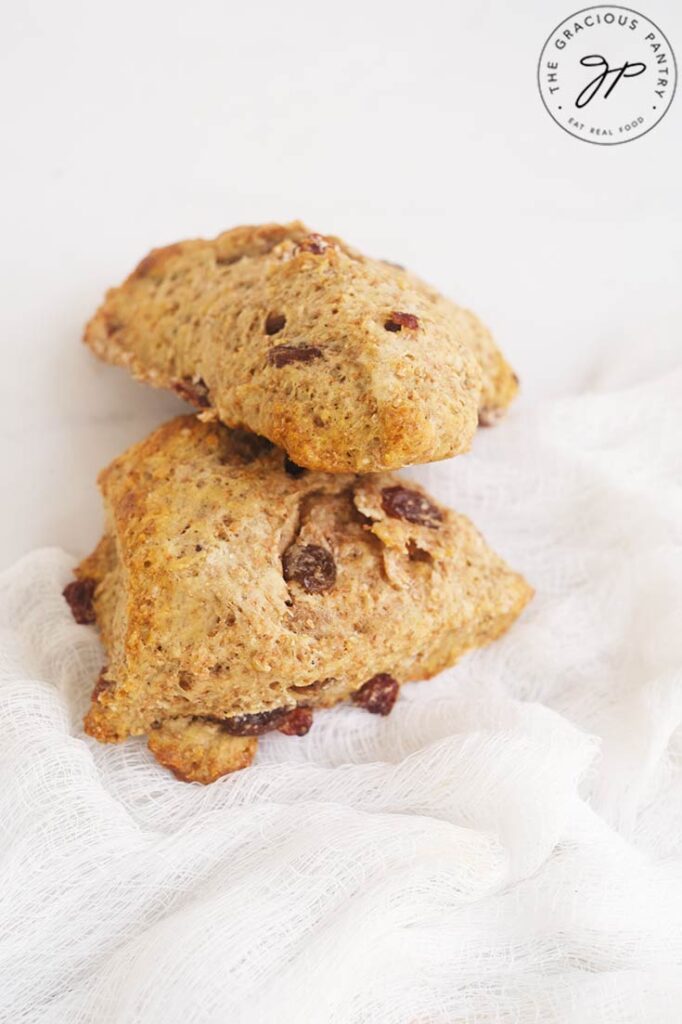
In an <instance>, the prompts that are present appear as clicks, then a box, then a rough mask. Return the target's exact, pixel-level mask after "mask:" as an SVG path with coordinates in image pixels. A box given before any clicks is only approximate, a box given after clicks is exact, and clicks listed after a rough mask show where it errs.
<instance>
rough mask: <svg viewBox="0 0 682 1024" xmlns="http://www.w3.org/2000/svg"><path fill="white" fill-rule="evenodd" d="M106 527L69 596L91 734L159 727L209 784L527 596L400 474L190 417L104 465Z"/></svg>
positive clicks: (461, 645)
mask: <svg viewBox="0 0 682 1024" xmlns="http://www.w3.org/2000/svg"><path fill="white" fill-rule="evenodd" d="M99 482H100V488H101V490H102V494H103V498H104V504H105V509H106V527H105V534H104V537H103V539H102V540H101V542H100V544H99V545H98V547H97V548H96V550H95V552H94V553H93V554H92V555H90V556H89V557H88V558H86V559H85V561H84V562H82V564H81V565H80V566H79V567H78V569H77V581H75V582H74V583H71V584H69V586H68V587H67V588H66V591H65V596H66V598H67V600H68V601H69V603H70V604H71V607H72V609H73V611H74V615H75V616H76V618H77V620H78V621H81V622H87V621H94V620H95V619H96V621H97V623H98V625H99V628H100V631H101V635H102V640H103V643H104V647H105V648H106V651H107V667H106V668H105V669H104V670H103V672H102V675H101V677H100V679H99V681H98V683H97V685H96V687H95V691H94V693H93V702H92V706H91V708H90V711H89V713H88V716H87V719H86V730H87V731H88V732H89V733H90V734H91V735H92V736H95V737H97V738H98V739H100V740H102V741H105V742H117V741H119V740H123V739H125V737H127V736H130V735H139V734H148V736H149V745H150V747H151V749H152V751H153V752H154V753H155V754H156V756H157V757H158V758H159V759H160V760H161V761H162V762H163V763H164V764H167V765H168V766H169V767H172V768H173V770H174V771H175V772H176V773H177V774H178V775H180V776H182V777H184V778H189V779H197V780H199V781H202V782H206V781H210V780H211V779H212V778H215V777H217V776H218V775H220V774H223V773H224V772H226V771H231V770H234V769H235V768H239V767H243V766H244V765H245V764H247V763H248V762H249V761H250V759H251V757H252V756H253V753H254V750H255V746H256V740H255V739H254V736H256V735H257V734H258V733H260V732H263V731H266V730H268V729H273V728H278V729H280V730H281V731H283V732H288V733H295V734H298V735H300V734H302V733H303V732H305V731H306V730H307V728H308V727H309V726H310V722H311V718H312V711H313V709H315V708H320V707H330V706H331V705H333V704H336V703H338V702H339V701H342V700H345V699H347V698H350V699H352V700H354V701H355V703H357V704H359V705H360V706H364V707H366V708H368V710H370V711H375V712H378V713H382V714H384V713H387V711H389V710H390V707H391V706H392V703H393V701H394V700H395V698H396V696H397V692H398V686H399V684H400V683H403V682H407V681H408V680H418V679H426V678H428V677H429V676H432V675H434V674H435V673H436V672H439V671H440V670H441V669H443V668H445V667H447V666H448V665H451V664H453V662H455V661H456V660H457V658H459V656H460V655H461V654H463V653H464V652H465V651H467V650H469V649H470V648H473V647H477V646H480V645H482V644H486V643H488V642H489V641H491V640H494V639H495V637H497V636H499V635H500V634H501V633H502V632H504V630H506V629H507V628H508V627H509V626H510V625H511V623H512V622H513V621H514V619H515V618H516V617H517V616H518V615H519V613H520V612H521V610H522V609H523V607H524V605H525V604H526V602H527V601H528V600H529V598H530V596H531V593H532V591H531V588H530V587H529V586H528V584H527V583H526V582H525V581H524V579H523V578H522V577H521V576H519V575H518V574H517V573H515V572H512V571H511V570H510V569H509V568H508V567H507V566H506V565H505V563H504V562H503V561H502V559H501V558H499V557H498V556H497V555H496V554H495V553H494V552H493V551H491V550H490V548H489V547H488V546H487V545H486V543H485V541H484V540H483V538H482V537H481V535H480V534H479V533H478V531H477V530H476V529H475V527H474V526H473V525H472V524H471V523H470V522H469V520H468V519H466V518H465V517H464V516H460V515H457V514H456V513H455V512H452V511H450V510H449V509H447V508H444V507H442V506H440V505H438V504H437V503H436V502H434V501H433V500H432V499H431V498H429V497H428V495H426V494H425V493H424V492H423V490H422V489H421V488H420V487H419V486H417V485H416V484H414V483H413V482H411V481H404V480H400V479H399V478H397V477H395V476H392V475H389V474H375V475H369V476H361V477H359V476H354V475H350V474H335V475H333V474H323V473H315V472H308V471H306V470H302V469H301V468H300V467H298V466H296V465H294V464H293V463H291V462H290V460H289V459H288V458H287V457H286V456H285V454H284V453H283V452H282V451H280V450H279V449H277V448H275V447H273V446H272V445H271V444H270V443H269V442H268V441H266V440H264V439H263V438H258V437H255V436H254V435H252V434H244V433H242V432H239V431H232V430H229V429H228V428H226V427H224V426H223V425H221V424H218V423H216V422H211V423H206V422H202V421H201V420H200V419H199V418H198V417H196V416H184V417H180V418H178V419H175V420H172V421H171V422H169V423H167V424H165V425H164V426H162V427H160V428H159V429H158V430H157V431H155V432H154V433H153V434H152V435H150V436H149V437H148V438H147V439H146V440H145V441H142V442H141V443H139V444H137V445H135V446H134V447H132V448H131V449H130V450H129V451H127V452H126V453H125V454H124V455H122V456H121V457H120V458H118V459H117V460H116V461H115V462H113V463H112V465H111V466H109V467H108V469H106V470H104V472H103V473H102V474H101V475H100V480H99Z"/></svg>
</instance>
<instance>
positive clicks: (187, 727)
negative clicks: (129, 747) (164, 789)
mask: <svg viewBox="0 0 682 1024" xmlns="http://www.w3.org/2000/svg"><path fill="white" fill-rule="evenodd" d="M147 745H148V746H149V749H150V750H151V752H152V754H153V755H154V757H155V758H156V760H157V761H158V762H159V763H160V764H162V765H163V766H164V767H165V768H170V770H171V771H172V772H173V774H174V775H175V777H176V778H177V779H180V781H181V782H203V783H204V784H206V783H209V782H215V780H216V779H218V778H220V776H221V775H227V774H228V773H229V772H236V771H239V770H240V769H241V768H247V767H248V766H249V765H250V764H251V762H252V761H253V758H254V755H255V753H256V748H257V746H258V740H257V739H254V738H251V737H247V736H231V735H230V734H229V733H227V732H225V730H224V729H222V728H221V727H220V725H219V724H218V723H216V722H206V721H201V720H199V719H193V718H167V719H166V720H165V721H163V722H162V723H161V724H160V725H159V727H158V728H157V729H153V730H152V731H151V732H150V733H149V736H148V738H147Z"/></svg>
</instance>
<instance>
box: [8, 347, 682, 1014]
mask: <svg viewBox="0 0 682 1024" xmlns="http://www.w3.org/2000/svg"><path fill="white" fill-rule="evenodd" d="M631 372H632V369H631ZM625 375H626V374H625V371H624V370H621V372H620V377H621V379H622V378H623V376H625ZM649 375H650V373H649V374H644V373H642V372H641V367H640V368H639V372H638V373H637V377H638V378H641V379H644V378H647V377H648V376H649ZM602 383H603V385H604V386H605V387H606V388H608V389H609V390H605V391H604V392H603V393H601V394H599V395H593V396H581V397H575V398H567V399H564V400H554V401H552V402H548V403H545V404H544V405H539V406H531V404H530V403H527V407H526V409H525V410H523V409H522V410H519V412H518V414H517V415H516V417H515V418H514V419H513V421H511V422H509V423H508V424H507V425H506V426H505V428H504V429H499V430H496V431H488V432H486V433H485V434H484V435H483V436H482V438H481V444H480V445H479V451H478V453H475V454H474V455H473V456H471V457H470V458H467V459H456V460H454V462H453V463H452V464H450V465H449V466H448V465H445V464H440V465H438V466H432V467H429V468H428V470H420V471H419V472H420V474H421V475H422V477H424V478H428V480H429V484H430V486H431V487H432V488H433V490H434V492H435V493H436V494H437V495H439V496H440V497H441V498H442V499H443V500H445V501H448V502H450V503H453V502H454V501H455V500H456V503H457V505H458V507H460V508H463V509H465V510H466V511H467V512H469V513H471V514H472V516H473V518H474V519H475V521H476V522H477V523H478V524H479V525H480V526H481V527H482V528H483V529H484V531H485V532H486V533H487V534H488V536H489V537H490V539H491V540H493V541H494V542H495V544H496V545H499V547H500V549H501V550H503V551H504V552H505V553H506V554H507V555H508V557H509V558H510V560H511V562H512V563H513V564H514V565H517V566H519V567H520V568H522V569H523V570H524V571H525V572H526V574H527V576H528V578H529V579H530V580H531V581H532V582H533V583H534V584H535V586H536V587H537V595H536V598H535V600H534V601H533V602H532V604H531V605H530V607H529V608H528V610H527V613H526V614H525V615H524V616H523V618H522V619H521V621H520V622H518V623H517V624H516V626H515V627H513V629H512V630H511V631H510V632H509V633H508V634H507V635H506V636H505V637H504V638H503V639H502V640H500V641H499V642H498V643H495V644H493V645H491V646H490V647H488V648H486V649H485V650H483V651H480V652H477V653H475V654H473V655H471V656H469V657H467V658H465V659H464V660H463V661H462V662H461V664H460V665H459V666H458V667H457V668H456V669H455V670H454V671H451V672H448V673H445V674H443V675H442V676H441V677H440V678H439V679H437V680H433V681H431V682H429V683H419V684H415V685H412V686H409V687H405V689H404V692H403V694H402V696H401V699H400V700H399V701H398V703H397V704H396V706H395V708H394V710H393V712H392V714H391V715H390V717H389V718H387V719H381V718H378V717H377V716H372V715H368V714H367V713H365V712H363V711H361V710H360V709H358V708H354V707H342V708H336V709H334V710H332V711H329V712H321V713H319V714H318V715H317V716H316V719H315V723H314V726H313V729H312V730H311V732H310V733H309V735H308V736H306V737H304V738H303V739H293V738H290V737H283V736H278V735H275V734H273V735H271V736H268V737H265V738H264V739H263V740H262V741H261V744H260V748H259V753H258V760H257V764H256V765H255V766H254V767H253V768H250V769H248V770H247V771H244V772H240V773H238V774H236V775H234V776H231V777H227V778H224V779H221V780H220V781H218V782H216V783H215V784H214V785H212V786H209V787H206V788H202V787H199V786H196V785H187V784H184V783H180V782H177V781H176V780H175V779H174V778H173V777H172V776H171V775H170V774H169V773H168V772H167V771H165V770H164V769H163V768H161V767H159V766H158V765H157V764H156V763H155V762H154V761H153V760H152V759H151V757H150V756H149V754H148V753H147V750H146V748H145V746H144V743H143V742H142V741H138V740H132V741H129V742H127V743H124V744H122V745H120V746H118V747H110V746H108V747H107V746H102V745H100V744H97V743H96V742H94V741H92V740H89V739H86V738H85V737H83V734H82V731H81V725H80V722H81V716H82V713H83V709H84V705H85V703H86V701H87V692H88V689H89V687H90V686H91V685H92V682H93V680H94V678H95V677H96V675H97V671H98V669H99V666H100V664H101V659H102V652H101V651H100V649H99V645H98V642H97V639H96V636H95V632H94V630H93V629H92V627H86V626H77V625H75V623H74V622H73V621H72V620H71V618H70V615H69V612H68V609H67V608H66V605H65V603H64V601H63V600H62V598H61V595H60V591H61V587H62V586H63V584H64V583H65V582H66V580H67V579H68V578H69V570H70V564H71V558H70V556H68V555H65V554H64V553H62V552H60V551H57V550H54V549H53V550H51V551H42V552H34V553H33V554H31V555H29V556H28V557H27V558H26V559H25V560H24V561H23V562H21V563H20V564H18V565H17V566H15V567H14V568H13V569H11V570H8V571H7V572H6V573H5V574H4V576H3V577H0V622H1V623H2V624H3V627H4V628H3V632H2V635H1V637H0V677H1V678H0V705H1V706H0V821H2V823H3V827H2V848H1V849H0V856H1V862H2V884H1V885H0V977H2V985H0V1020H3V1021H8V1022H10V1021H11V1022H12V1024H20V1022H22V1024H24V1022H31V1024H33V1022H38V1021H40V1024H66V1022H68V1024H224V1022H226V1021H229V1022H230V1024H302V1022H305V1024H308V1022H310V1024H417V1022H419V1024H422V1022H423V1024H427V1022H428V1024H454V1022H455V1021H457V1022H460V1021H461V1022H467V1024H474V1022H476V1024H538V1022H542V1024H679V1021H680V1019H681V1017H682V730H680V722H681V721H682V670H681V668H680V665H681V664H682V633H681V631H680V617H681V615H682V590H681V588H680V578H681V576H682V479H681V476H682V474H681V471H680V467H682V412H681V410H682V367H681V368H680V369H678V370H677V372H676V373H674V374H667V375H664V376H660V377H658V379H653V380H651V381H648V382H647V383H644V384H640V385H639V386H635V387H629V388H628V389H626V390H622V391H619V390H617V389H616V388H615V387H614V384H615V381H614V377H613V374H611V375H609V376H608V377H606V378H605V379H604V380H603V381H602ZM540 701H541V702H542V704H540V703H535V702H540ZM543 704H544V705H545V706H542V705H543Z"/></svg>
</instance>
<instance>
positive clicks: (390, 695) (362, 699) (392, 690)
mask: <svg viewBox="0 0 682 1024" xmlns="http://www.w3.org/2000/svg"><path fill="white" fill-rule="evenodd" d="M399 690H400V684H399V683H398V682H397V680H395V679H394V678H393V676H389V675H387V673H386V672H379V673H378V674H377V675H375V676H372V678H371V679H368V680H367V682H366V683H364V684H363V685H362V686H361V687H360V689H359V690H356V691H355V693H353V694H352V695H351V700H352V701H353V703H354V704H357V705H359V707H361V708H364V709H365V711H369V712H371V714H373V715H387V714H388V713H389V712H390V711H391V709H392V708H393V705H394V704H395V702H396V699H397V697H398V691H399Z"/></svg>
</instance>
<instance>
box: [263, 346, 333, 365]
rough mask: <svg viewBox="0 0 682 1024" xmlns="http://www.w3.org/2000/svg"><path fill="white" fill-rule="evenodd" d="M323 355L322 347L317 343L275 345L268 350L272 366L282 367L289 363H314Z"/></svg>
mask: <svg viewBox="0 0 682 1024" xmlns="http://www.w3.org/2000/svg"><path fill="white" fill-rule="evenodd" d="M321 355H322V349H321V348H318V347H317V345H275V347H274V348H271V349H270V351H269V352H268V362H269V363H270V365H271V366H276V367H277V368H280V367H282V366H288V365H289V363H312V361H313V360H314V359H319V358H320V357H321Z"/></svg>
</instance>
